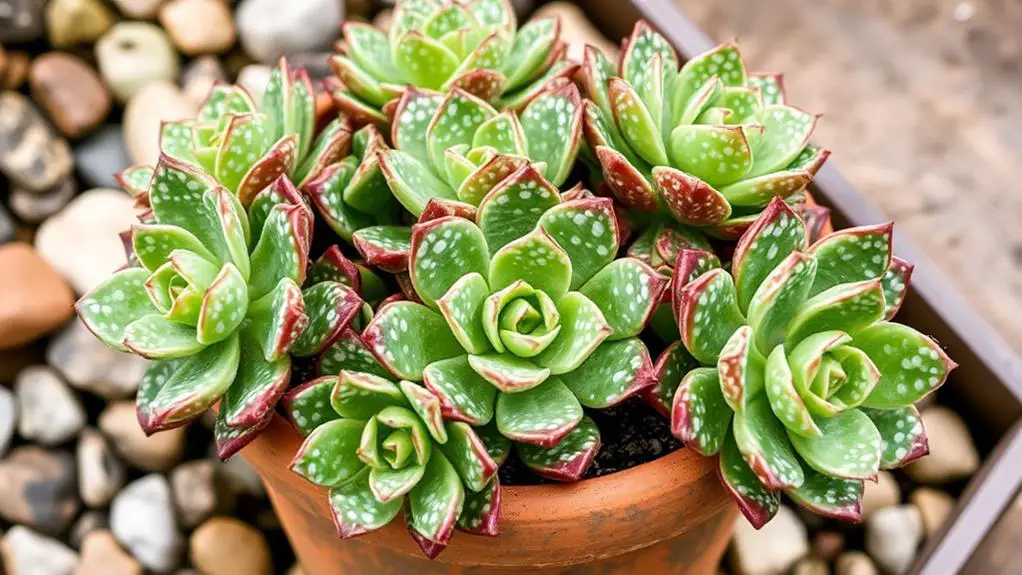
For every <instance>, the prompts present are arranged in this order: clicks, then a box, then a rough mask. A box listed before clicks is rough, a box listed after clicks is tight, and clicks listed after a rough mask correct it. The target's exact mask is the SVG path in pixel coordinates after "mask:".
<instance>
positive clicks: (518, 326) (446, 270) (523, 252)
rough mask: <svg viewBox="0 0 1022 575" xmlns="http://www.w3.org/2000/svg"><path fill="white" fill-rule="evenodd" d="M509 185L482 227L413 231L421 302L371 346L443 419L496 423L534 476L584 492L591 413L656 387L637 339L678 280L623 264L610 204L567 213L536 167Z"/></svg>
mask: <svg viewBox="0 0 1022 575" xmlns="http://www.w3.org/2000/svg"><path fill="white" fill-rule="evenodd" d="M505 183H506V184H507V185H503V186H500V187H497V188H494V189H493V190H491V191H490V192H489V193H488V194H487V195H486V197H485V198H484V199H483V201H482V202H481V204H480V206H479V208H478V210H476V211H475V214H474V218H472V219H469V218H466V217H463V216H458V215H444V214H443V211H442V210H438V213H437V215H438V216H439V217H437V218H436V219H428V220H425V221H420V222H419V223H418V224H416V225H415V226H414V227H413V229H412V233H411V240H410V246H411V247H410V249H409V252H410V257H409V263H408V268H409V269H408V271H409V279H410V283H411V286H412V288H413V293H412V294H411V295H413V296H414V297H415V299H417V300H418V301H397V302H392V303H390V304H388V305H385V306H383V307H382V308H380V309H379V310H378V312H377V314H376V316H375V317H374V318H373V319H372V321H371V322H370V323H369V325H368V326H366V328H365V331H364V332H363V339H364V341H365V343H366V345H367V346H368V347H369V349H370V350H372V353H373V355H374V356H375V357H376V358H377V359H378V360H379V362H380V363H381V364H382V365H383V366H385V367H386V368H387V370H388V372H389V373H391V374H393V375H394V376H396V377H399V378H401V379H405V380H409V381H415V382H423V384H424V385H425V387H426V388H427V389H429V390H430V391H431V392H433V393H434V394H435V395H436V396H437V397H439V398H440V401H441V407H442V411H443V415H444V417H446V418H448V419H452V420H456V421H463V422H466V423H469V424H471V425H473V426H484V425H487V424H491V423H495V424H496V428H497V430H498V431H499V432H500V433H501V434H502V435H503V436H505V437H507V438H508V439H511V440H513V441H514V442H515V444H516V446H517V449H516V451H517V453H518V456H519V457H520V459H522V461H523V462H524V463H525V464H526V465H527V466H529V467H530V468H531V469H533V470H534V471H535V472H537V473H539V474H541V475H543V476H545V477H548V478H553V479H558V480H576V479H579V478H580V477H581V476H582V475H583V474H584V472H585V470H586V468H587V467H588V465H589V464H590V463H591V462H592V458H593V456H594V455H595V452H596V450H597V449H598V447H599V441H600V440H599V431H598V430H597V429H596V426H595V424H594V423H593V422H592V421H591V420H590V419H589V418H588V417H586V416H585V414H584V412H583V407H589V408H604V407H608V406H611V405H615V404H617V403H619V402H620V401H622V400H624V399H625V398H627V397H629V396H631V395H633V394H635V393H637V392H639V391H640V390H642V389H644V388H645V387H648V386H649V385H652V383H653V380H652V377H651V374H652V363H651V360H650V357H649V353H648V351H647V350H646V347H645V345H644V344H643V343H642V341H640V340H639V339H638V337H637V335H638V334H639V332H640V331H642V329H643V328H644V327H645V325H646V323H647V321H648V320H649V317H650V314H651V313H652V311H653V308H654V307H655V305H656V303H657V302H658V301H659V299H660V295H661V293H662V291H663V290H664V289H666V280H665V278H663V277H661V276H660V275H659V274H657V273H656V272H655V271H654V270H653V269H651V268H650V267H649V266H648V265H646V264H644V263H642V262H640V261H638V260H636V259H634V258H623V259H617V260H615V257H616V254H617V252H618V248H619V237H618V228H617V221H616V218H615V215H614V211H613V205H612V201H611V200H610V199H608V198H596V197H591V196H587V195H585V194H576V195H577V196H578V198H577V199H570V200H565V199H564V198H562V197H561V195H560V194H558V191H557V188H556V187H554V186H553V185H552V184H551V183H550V182H548V181H547V180H545V179H544V178H543V177H542V176H541V175H540V174H539V173H538V172H537V171H536V169H535V168H534V167H533V166H531V165H526V166H525V167H523V168H521V169H520V170H519V171H518V172H516V173H515V174H512V175H511V176H509V177H508V178H507V180H506V182H505ZM420 302H421V303H420Z"/></svg>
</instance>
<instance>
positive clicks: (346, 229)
mask: <svg viewBox="0 0 1022 575" xmlns="http://www.w3.org/2000/svg"><path fill="white" fill-rule="evenodd" d="M355 170H356V163H355V161H354V157H349V158H348V159H346V160H344V161H341V162H338V163H336V164H332V165H330V166H327V167H326V168H325V169H323V170H322V171H320V172H319V173H318V174H316V176H315V177H313V178H312V179H310V180H309V181H308V182H306V183H305V185H304V186H303V187H302V189H303V190H305V193H306V194H308V196H309V198H310V199H312V203H313V204H315V205H316V210H317V211H318V212H319V214H320V216H322V218H323V220H324V221H325V222H326V223H327V225H329V226H330V228H331V229H333V230H334V231H335V232H337V235H339V236H341V237H342V238H344V239H345V240H350V239H351V237H352V234H354V233H355V232H356V231H357V230H360V229H362V228H364V227H366V226H369V225H370V224H372V223H373V220H372V218H371V217H369V216H368V215H366V214H363V213H361V212H359V211H357V210H354V209H352V208H351V207H350V206H348V205H347V204H346V203H344V190H345V188H346V187H347V186H348V184H349V183H350V182H351V178H352V177H353V176H354V173H355Z"/></svg>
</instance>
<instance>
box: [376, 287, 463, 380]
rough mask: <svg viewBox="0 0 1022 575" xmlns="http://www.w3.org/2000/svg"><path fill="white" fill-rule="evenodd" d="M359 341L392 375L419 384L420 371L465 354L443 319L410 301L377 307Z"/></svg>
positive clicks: (420, 378)
mask: <svg viewBox="0 0 1022 575" xmlns="http://www.w3.org/2000/svg"><path fill="white" fill-rule="evenodd" d="M416 334H429V337H428V338H426V337H417V336H416ZM362 338H363V339H364V340H365V343H366V345H367V346H368V347H369V349H371V350H372V352H373V355H375V356H376V358H377V359H378V360H379V362H380V363H381V364H383V365H384V366H385V367H386V368H387V369H388V370H389V371H390V372H391V373H393V374H394V375H397V376H398V377H400V378H402V379H407V380H410V381H421V380H422V372H423V370H424V369H425V368H426V366H427V365H429V364H431V363H433V362H434V361H439V360H441V359H448V358H452V357H456V356H459V355H461V354H463V353H464V350H462V348H461V344H459V343H458V340H457V338H455V337H454V335H452V334H451V332H450V329H448V327H447V322H446V321H445V320H444V317H443V316H442V315H440V314H439V313H437V312H435V311H433V310H431V309H429V308H428V307H426V306H424V305H421V304H417V303H413V302H394V303H390V304H387V305H385V306H383V307H382V308H380V310H379V311H378V312H377V314H376V316H375V317H374V318H373V320H372V321H371V322H369V325H367V326H366V328H365V331H364V332H363V334H362Z"/></svg>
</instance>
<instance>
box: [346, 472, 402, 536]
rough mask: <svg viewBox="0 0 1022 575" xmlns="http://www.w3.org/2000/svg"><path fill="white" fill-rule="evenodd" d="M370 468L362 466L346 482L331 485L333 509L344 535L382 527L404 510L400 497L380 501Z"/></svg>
mask: <svg viewBox="0 0 1022 575" xmlns="http://www.w3.org/2000/svg"><path fill="white" fill-rule="evenodd" d="M369 469H370V468H369V467H365V468H363V469H362V471H360V472H359V473H358V474H356V475H355V476H354V477H352V478H351V479H350V480H349V481H348V482H347V483H344V484H343V485H341V486H339V487H333V488H331V489H330V511H331V512H333V516H334V525H335V526H336V527H337V534H338V535H339V536H340V537H341V538H342V539H347V538H349V537H354V536H356V535H361V534H363V533H367V532H369V531H373V530H375V529H379V528H380V527H383V526H384V525H386V524H388V523H390V522H391V520H393V519H394V518H395V517H397V514H398V513H400V512H401V503H402V500H401V499H395V500H393V501H389V502H387V503H380V501H379V500H378V499H376V496H375V495H373V491H372V490H371V489H370V488H369Z"/></svg>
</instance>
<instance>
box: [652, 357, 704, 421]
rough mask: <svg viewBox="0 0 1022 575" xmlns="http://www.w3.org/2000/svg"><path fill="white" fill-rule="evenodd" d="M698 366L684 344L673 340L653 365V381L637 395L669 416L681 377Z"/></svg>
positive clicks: (662, 413)
mask: <svg viewBox="0 0 1022 575" xmlns="http://www.w3.org/2000/svg"><path fill="white" fill-rule="evenodd" d="M698 366H699V362H698V361H696V359H695V358H694V357H692V355H691V354H689V353H688V350H686V349H685V346H684V345H682V343H681V342H680V341H675V342H674V343H672V344H670V345H669V346H667V349H665V350H664V351H663V353H661V354H660V357H658V358H657V360H656V364H654V366H653V380H654V382H655V383H654V384H653V385H651V386H650V387H647V388H645V389H643V390H642V391H640V392H639V395H641V396H642V398H643V399H644V400H645V401H646V403H648V404H650V405H651V406H652V407H653V408H654V409H656V410H657V411H658V412H660V414H661V415H663V416H664V417H667V418H670V417H671V406H672V404H673V403H674V397H675V392H676V391H677V389H678V386H679V385H681V382H682V378H684V377H685V375H687V374H688V373H689V372H690V371H692V370H693V369H694V368H696V367H698Z"/></svg>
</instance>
